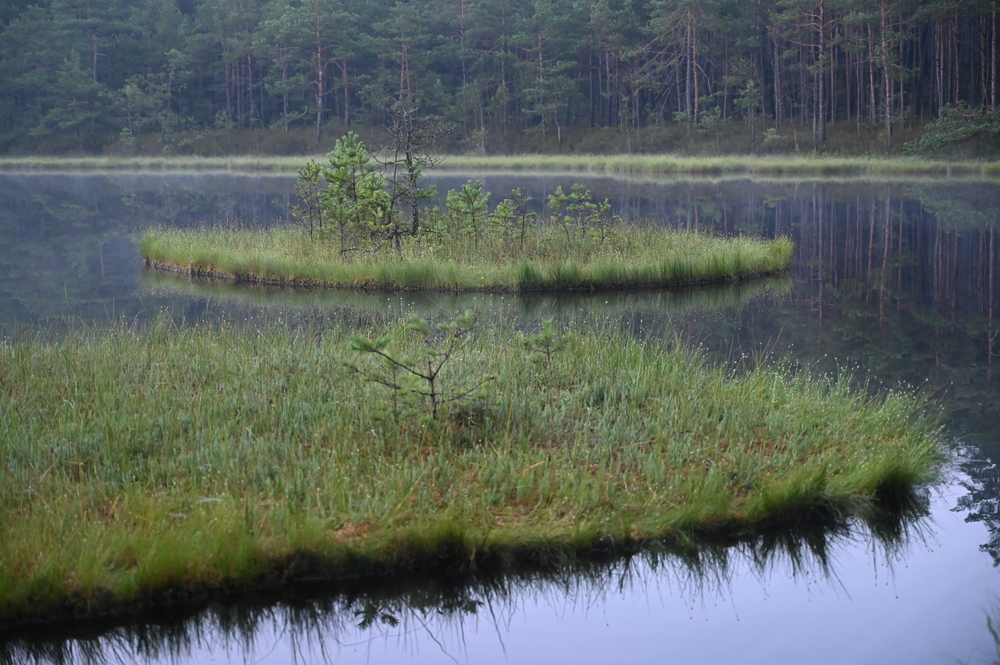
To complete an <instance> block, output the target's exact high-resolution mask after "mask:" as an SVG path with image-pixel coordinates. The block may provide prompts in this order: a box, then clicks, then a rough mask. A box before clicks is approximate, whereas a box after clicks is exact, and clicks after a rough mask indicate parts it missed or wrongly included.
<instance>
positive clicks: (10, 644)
mask: <svg viewBox="0 0 1000 665" xmlns="http://www.w3.org/2000/svg"><path fill="white" fill-rule="evenodd" d="M473 175H474V177H477V178H480V179H482V180H483V181H484V183H485V189H486V190H487V191H491V192H493V193H494V194H493V199H492V201H491V203H492V204H494V205H495V204H496V203H497V202H498V201H499V200H500V199H501V198H502V197H503V196H504V195H505V194H506V193H508V192H509V191H510V190H511V189H513V188H514V187H521V188H522V190H524V191H526V193H528V194H529V195H530V196H532V197H534V199H535V205H536V206H537V210H539V211H541V210H542V207H543V203H544V200H545V196H546V195H547V194H548V193H551V192H552V191H553V190H554V189H555V188H556V187H557V186H562V187H563V188H564V189H567V190H568V189H569V186H570V185H571V184H573V183H574V182H580V183H582V184H584V185H585V186H586V187H588V188H590V189H591V191H592V193H593V195H594V198H596V199H598V200H601V199H604V198H605V197H606V198H608V199H609V200H610V202H611V203H612V204H613V206H614V210H615V212H617V213H618V214H620V215H622V216H623V217H628V218H637V217H642V218H645V219H648V220H650V221H651V223H661V224H668V225H674V226H681V227H685V228H698V229H702V230H706V231H711V232H717V233H721V234H754V235H763V236H774V235H778V234H781V235H787V236H789V237H791V238H792V240H793V241H794V243H795V257H794V260H793V266H792V271H791V274H790V275H789V276H786V277H780V278H777V279H771V280H766V281H763V282H754V283H747V284H741V285H736V286H729V287H715V288H699V289H688V290H683V291H679V292H650V293H628V294H599V295H574V296H566V297H558V298H556V297H544V296H532V297H529V298H519V297H516V296H511V295H509V294H508V295H506V296H489V295H483V294H475V295H463V296H447V295H441V294H433V295H416V294H402V295H386V294H380V295H378V294H368V295H364V294H357V293H346V292H324V291H318V290H311V291H298V292H296V291H287V290H273V289H261V288H248V287H236V286H233V285H228V284H211V283H204V282H192V281H188V280H184V279H180V278H177V277H173V276H164V275H157V274H149V273H146V272H144V271H143V266H142V261H141V259H140V258H139V256H138V253H137V251H136V249H135V246H134V244H133V243H132V240H131V234H133V233H134V232H135V231H136V230H137V229H140V228H142V227H143V226H145V225H148V224H161V225H171V226H191V225H197V224H202V223H206V222H209V223H227V224H237V225H255V226H267V225H271V224H285V223H287V221H288V207H287V206H288V203H289V202H290V192H291V191H292V182H293V179H292V178H291V177H288V176H246V175H239V176H237V175H230V174H225V173H218V174H211V173H209V174H206V173H200V174H157V173H148V174H145V173H104V174H45V175H42V174H29V173H6V174H0V336H12V337H16V336H18V335H23V334H30V333H31V331H33V330H38V329H41V330H48V331H52V330H61V329H63V328H64V327H66V326H71V327H90V328H97V329H100V328H102V327H105V326H117V325H121V324H120V322H121V321H123V320H124V321H126V322H129V323H140V324H141V322H143V321H146V320H150V319H152V318H154V317H158V316H169V317H172V318H173V319H174V320H175V321H177V322H178V324H181V325H187V324H194V323H198V322H201V321H213V320H217V319H219V318H226V319H227V320H230V321H233V322H238V323H241V324H245V325H251V326H261V325H322V324H323V321H324V320H327V319H329V318H330V317H337V318H341V319H343V318H344V317H347V319H348V320H350V318H351V317H357V318H358V319H359V320H360V319H361V318H363V317H371V316H378V317H395V316H404V315H406V314H408V313H410V312H419V313H421V314H423V315H425V316H430V317H435V316H446V315H448V314H449V313H452V312H454V311H459V310H463V309H465V308H472V309H473V310H475V311H476V312H477V313H478V314H479V316H480V318H481V320H483V321H486V322H490V321H504V322H508V323H509V322H515V324H516V325H523V326H525V327H531V326H536V325H538V322H539V321H541V320H542V319H544V318H548V317H554V318H556V319H557V320H558V322H559V323H560V324H561V325H565V326H573V325H579V324H580V322H582V321H586V320H603V321H609V322H611V323H613V324H614V325H618V326H620V327H621V328H623V329H625V330H628V331H631V332H632V333H634V334H636V335H640V336H643V335H648V336H664V335H670V336H673V335H680V336H681V337H682V338H683V339H684V340H686V341H687V342H689V343H692V344H698V345H701V346H702V347H703V348H704V352H705V353H708V354H711V355H712V356H713V357H715V358H717V359H718V360H719V361H720V362H732V363H743V364H746V363H755V362H772V361H773V360H776V359H780V360H783V361H786V362H791V363H794V364H796V365H799V366H801V367H803V368H804V369H805V370H806V371H811V372H817V373H835V372H841V371H851V372H854V373H855V374H856V375H857V376H859V377H860V378H859V385H860V384H863V385H865V386H866V387H867V388H866V389H868V390H885V389H892V388H900V387H908V389H912V390H917V391H920V392H922V393H923V394H925V395H927V396H928V397H929V399H930V400H931V402H932V403H933V404H934V405H935V408H940V409H941V410H942V412H943V414H944V418H943V421H944V429H943V436H944V438H945V440H946V441H947V442H948V444H949V449H950V451H951V455H952V458H953V462H952V464H951V466H950V469H949V472H948V477H949V481H948V482H947V483H945V484H944V485H942V486H939V487H934V488H928V489H926V490H924V491H922V492H921V497H920V500H919V501H918V502H917V504H916V505H914V506H911V507H910V508H909V509H908V510H907V511H905V512H904V514H903V515H896V516H893V517H892V518H890V519H888V520H880V519H869V520H860V519H857V520H851V521H847V522H844V523H838V524H830V525H804V526H803V529H802V530H801V532H796V533H778V534H762V535H760V536H759V537H758V538H756V539H754V540H750V541H745V542H741V543H726V544H721V543H720V544H704V545H702V546H701V547H699V548H696V549H687V550H667V549H656V548H653V549H651V550H650V551H649V552H647V553H644V554H642V555H638V556H633V557H630V558H627V559H608V560H606V561H601V560H598V561H593V562H590V563H588V564H586V565H580V566H579V567H576V568H573V569H567V570H561V571H555V572H553V571H551V570H549V571H524V573H523V575H519V576H516V577H515V578H503V579H467V580H464V579H463V580H440V579H427V580H406V581H404V582H398V583H393V584H391V585H389V584H387V585H385V586H378V587H372V586H370V585H369V586H364V587H360V588H350V587H344V586H339V587H336V588H333V587H329V588H328V587H324V586H323V585H309V586H297V587H290V588H288V589H282V590H278V591H275V592H273V593H268V594H265V595H263V596H261V595H257V596H254V597H249V598H243V599H238V601H237V602H230V603H227V604H219V605H207V606H204V607H200V608H188V609H185V610H184V611H183V612H178V611H172V610H165V611H163V612H160V613H158V614H156V615H150V616H144V617H141V618H137V619H136V620H133V621H131V622H125V623H116V624H106V623H88V624H82V625H74V626H63V627H59V628H58V629H53V628H47V629H39V630H37V631H36V630H31V631H26V630H22V631H19V632H17V633H0V663H67V664H77V663H103V662H114V663H177V664H182V663H183V664H188V663H190V664H200V663H261V664H263V663H273V664H278V663H295V662H298V663H316V662H337V663H340V662H344V663H350V662H365V663H379V662H386V663H397V662H405V663H449V662H458V663H534V662H574V663H603V662H611V661H614V662H634V663H646V662H664V661H666V662H681V663H687V662H741V663H798V662H803V661H808V662H813V663H876V662H900V663H956V662H960V663H995V662H998V661H1000V637H998V635H1000V570H998V568H997V565H998V564H1000V473H998V472H997V469H996V464H995V460H998V459H1000V376H998V375H1000V246H998V245H1000V183H995V182H982V181H974V180H962V179H949V180H891V181H875V180H866V179H828V180H818V181H817V180H798V179H793V178H785V179H770V180H751V179H704V178H701V179H657V178H631V179H630V178H610V177H592V176H587V175H584V174H551V175H545V176H535V175H521V174H519V175H510V174H507V175H500V174H488V173H484V174H473ZM468 177H470V176H469V174H461V175H455V174H447V173H445V174H443V175H435V176H434V177H433V178H432V182H434V183H435V184H436V185H437V187H438V191H439V198H440V199H442V200H441V201H438V203H437V204H438V205H442V203H443V193H444V192H445V191H447V190H448V189H450V188H458V187H460V186H461V184H462V183H463V182H465V180H466V179H467V178H468ZM0 491H3V490H2V488H0ZM993 631H997V632H993Z"/></svg>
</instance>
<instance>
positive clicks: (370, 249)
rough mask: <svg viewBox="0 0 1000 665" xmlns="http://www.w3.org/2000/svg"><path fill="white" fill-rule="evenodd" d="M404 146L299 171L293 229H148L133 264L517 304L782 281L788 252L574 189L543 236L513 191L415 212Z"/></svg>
mask: <svg viewBox="0 0 1000 665" xmlns="http://www.w3.org/2000/svg"><path fill="white" fill-rule="evenodd" d="M401 146H402V147H401V148H400V151H399V154H400V155H401V156H400V157H399V158H397V159H390V160H388V161H386V160H385V159H383V162H382V163H381V164H379V163H378V161H377V160H376V159H375V158H374V157H373V156H372V155H370V154H369V153H368V151H367V149H366V148H365V146H364V143H363V142H362V141H361V140H360V139H359V138H358V137H357V135H355V134H354V133H352V132H349V133H348V134H347V135H346V136H344V137H342V138H341V139H338V141H337V144H336V146H335V148H334V150H333V151H332V152H331V153H330V154H329V156H328V162H329V164H328V165H326V166H324V165H321V164H320V163H319V162H317V161H315V160H313V161H310V162H309V163H308V164H307V165H306V166H305V167H304V168H302V169H301V170H300V171H299V175H298V180H297V184H296V187H295V189H296V193H297V194H298V197H299V201H300V202H299V203H298V204H296V205H294V206H293V207H292V210H293V212H294V216H295V219H296V221H297V222H298V226H299V227H300V228H299V229H275V230H269V231H246V230H240V229H202V230H197V231H178V230H169V229H152V230H149V231H146V232H145V233H143V234H142V236H141V238H140V239H139V248H140V251H141V252H142V255H143V257H144V258H145V260H146V263H147V264H149V265H153V266H155V267H159V268H168V269H174V270H180V271H184V272H187V273H189V274H195V275H213V276H223V277H230V278H233V279H236V280H240V281H258V282H276V283H284V284H295V285H321V286H335V287H357V288H393V289H406V288H431V289H450V290H476V289H479V290H522V291H523V290H535V289H548V290H552V289H620V288H650V287H662V286H671V285H678V284H691V283H700V282H717V281H726V280H736V279H743V278H747V277H751V276H758V275H766V274H773V273H776V272H779V271H781V270H784V269H786V268H787V267H788V263H789V260H790V258H791V249H792V248H791V243H790V242H789V241H788V240H787V239H786V238H779V239H777V240H771V241H765V240H757V239H749V238H732V239H722V238H713V237H708V236H705V235H699V234H695V233H688V232H679V231H670V230H667V229H665V228H662V227H655V226H653V225H645V226H640V225H633V224H627V223H625V222H624V221H623V220H621V219H620V218H618V217H617V216H616V215H613V214H612V213H611V205H610V203H609V202H608V201H607V200H604V201H600V202H598V201H594V200H593V199H592V196H591V193H590V190H588V189H586V188H584V187H582V186H581V185H579V184H575V185H573V186H572V188H571V189H570V191H568V192H566V191H563V189H562V187H558V188H557V189H556V190H555V192H553V193H552V194H551V195H549V196H548V199H547V202H546V203H547V206H548V209H549V210H550V211H551V215H550V217H549V219H548V220H546V221H545V223H544V224H539V223H538V220H537V219H536V217H537V215H536V214H535V213H534V212H529V207H528V204H529V202H530V199H529V198H528V197H526V196H525V195H524V194H523V193H522V192H521V191H520V190H519V189H515V190H514V191H513V192H511V194H510V196H509V197H507V198H505V199H503V200H502V201H500V202H499V203H498V204H497V205H496V206H495V207H494V208H493V209H492V210H491V209H490V206H489V203H490V198H491V194H490V193H489V192H486V191H484V190H483V185H482V183H481V182H480V181H477V180H470V181H469V182H467V183H466V184H465V185H463V186H462V188H461V189H460V190H452V191H449V192H448V195H447V207H446V210H444V211H442V210H439V209H437V208H435V209H431V210H429V211H427V210H422V208H421V206H420V202H421V201H424V200H426V199H427V198H429V197H430V196H431V195H432V193H433V192H432V190H428V189H424V188H422V186H421V182H420V175H421V172H422V168H423V165H424V163H425V160H426V159H427V158H426V157H425V156H423V154H422V153H421V152H420V151H419V150H417V149H415V148H413V147H412V146H410V145H408V144H406V143H405V142H404V143H402V144H401ZM386 173H390V174H394V176H393V177H387V176H386ZM404 211H405V212H406V213H407V214H406V215H404V214H403V212H404Z"/></svg>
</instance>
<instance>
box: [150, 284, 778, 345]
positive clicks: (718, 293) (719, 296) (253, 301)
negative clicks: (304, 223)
mask: <svg viewBox="0 0 1000 665" xmlns="http://www.w3.org/2000/svg"><path fill="white" fill-rule="evenodd" d="M140 286H141V288H142V291H143V292H144V293H146V294H148V295H150V296H152V297H161V298H162V297H176V296H181V295H184V296H188V297H190V298H192V299H195V298H197V299H212V300H214V301H215V302H216V303H226V304H239V305H240V306H241V307H243V308H251V307H255V308H259V309H272V310H276V311H277V310H280V311H283V312H286V314H287V315H290V316H297V317H299V319H301V317H302V316H303V314H304V313H307V312H309V311H310V310H313V311H315V312H331V311H337V310H343V311H347V310H353V311H357V312H359V313H360V312H365V313H370V314H373V315H378V316H384V317H385V318H387V319H390V318H405V317H408V316H411V315H413V314H416V315H419V316H421V317H429V318H444V319H451V318H454V317H455V316H457V315H458V314H461V313H462V312H464V311H465V310H468V309H471V310H472V311H473V312H475V313H476V315H477V317H479V318H480V320H481V321H482V322H496V323H509V322H510V321H511V317H515V319H517V320H522V321H524V322H525V323H526V324H528V325H531V324H532V323H535V324H537V323H538V322H539V321H542V320H544V319H546V318H553V319H556V320H557V321H559V322H563V323H565V324H567V325H569V324H573V323H584V322H592V321H597V322H600V321H608V322H621V324H622V325H624V326H626V327H627V328H628V329H629V330H632V331H635V332H640V331H641V332H645V333H646V334H653V333H655V331H656V330H660V331H662V332H669V331H670V327H669V325H668V322H669V321H671V320H674V319H676V318H677V317H683V316H685V315H690V316H696V317H705V316H711V315H712V314H713V313H721V312H732V311H734V310H737V309H739V308H742V307H744V306H745V305H746V304H747V303H748V302H750V301H751V300H753V299H755V298H761V297H767V296H770V297H775V296H780V295H781V294H785V293H788V292H789V291H790V290H791V288H792V280H791V278H790V277H789V276H787V275H784V276H778V277H770V278H766V279H759V280H748V281H743V282H737V283H734V284H725V285H712V286H700V287H690V288H682V289H669V290H659V291H622V292H601V293H599V294H594V295H590V294H554V295H539V294H524V295H518V294H510V293H507V294H489V293H478V292H476V293H471V292H470V293H451V292H436V291H406V292H383V291H353V290H350V289H308V288H305V289H295V288H280V287H278V288H275V287H266V286H259V285H247V284H234V283H233V282H230V281H225V280H211V279H201V278H197V277H195V278H183V279H179V278H177V277H175V276H173V275H164V274H162V273H160V272H157V271H152V270H146V271H143V273H142V277H141V279H140Z"/></svg>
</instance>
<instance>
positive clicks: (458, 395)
mask: <svg viewBox="0 0 1000 665" xmlns="http://www.w3.org/2000/svg"><path fill="white" fill-rule="evenodd" d="M432 330H433V328H432ZM452 332H454V331H452ZM459 332H460V331H459ZM549 333H550V334H549V335H548V336H546V335H545V334H539V335H536V336H532V335H529V336H528V337H527V338H525V337H524V336H521V335H519V334H518V333H516V332H514V331H511V330H492V331H482V332H480V333H479V336H478V337H475V338H474V339H472V340H471V341H470V343H469V344H468V346H466V347H465V348H464V350H461V351H456V352H455V353H454V354H453V355H452V356H451V357H450V359H449V360H448V362H447V363H446V364H445V367H444V369H443V370H442V372H441V374H440V375H439V376H437V379H436V391H437V398H436V399H437V414H436V417H435V416H432V415H431V414H430V413H429V409H430V408H431V405H430V404H429V403H428V401H427V400H426V399H425V396H421V394H420V392H421V391H423V392H427V390H426V388H427V383H426V382H425V381H424V380H423V379H416V378H415V379H414V382H407V381H405V380H404V376H405V375H406V374H407V372H406V371H405V370H402V369H401V367H402V366H403V365H410V366H412V367H417V368H420V367H423V364H422V363H423V360H424V359H426V358H427V357H428V356H427V355H426V353H427V352H428V351H431V352H440V351H441V350H442V349H444V348H445V345H446V344H447V343H446V342H445V341H442V340H441V339H440V338H437V337H434V335H433V333H432V334H431V338H430V339H429V340H428V339H425V338H424V337H423V335H419V334H417V335H415V334H414V333H413V332H412V331H407V330H406V329H404V328H403V327H402V326H396V327H392V328H389V329H380V330H369V331H368V333H367V336H366V337H364V338H362V339H359V338H355V339H354V342H353V344H354V348H355V349H359V348H364V347H365V346H366V344H369V343H370V344H374V345H377V346H378V348H381V349H383V350H384V351H385V352H386V353H387V354H389V355H390V356H392V357H393V358H396V359H397V360H399V361H400V363H401V364H400V365H397V366H395V370H394V369H393V366H390V365H386V364H384V363H383V362H381V361H380V359H379V358H376V357H375V354H372V353H366V352H363V351H358V350H352V348H351V342H350V339H351V335H352V331H351V330H349V329H347V328H346V327H344V328H340V327H338V328H335V329H327V330H324V331H322V332H321V333H317V332H315V331H314V332H311V333H308V334H300V335H296V334H295V333H293V332H290V331H288V330H287V329H275V330H270V329H268V330H264V331H261V332H255V331H245V332H233V331H230V330H225V329H218V328H214V329H210V328H206V327H202V328H189V329H181V330H177V329H174V328H172V327H171V326H170V325H169V324H162V325H158V326H153V327H152V328H150V329H148V330H144V331H139V330H132V329H124V328H122V329H117V330H113V331H110V332H90V333H81V334H77V335H73V336H70V337H69V338H64V339H60V340H57V341H53V340H51V339H46V338H44V337H43V338H36V339H29V340H22V341H15V342H3V343H0V376H2V381H0V418H2V421H3V422H4V427H3V429H2V430H0V454H2V455H3V459H4V460H5V464H4V466H3V468H2V470H0V488H2V490H0V497H2V503H0V623H3V624H6V625H8V626H9V625H13V624H16V623H18V622H25V621H40V620H52V619H58V618H66V617H80V616H90V615H95V614H106V613H115V612H121V611H125V610H127V609H128V608H135V607H137V606H149V605H153V604H158V603H163V602H178V601H183V600H184V599H190V598H202V597H204V596H205V594H209V595H210V594H214V593H219V592H225V591H226V590H233V589H239V588H246V587H248V586H256V585H262V584H263V585H273V584H280V583H281V582H282V581H284V580H288V579H298V578H303V577H321V578H339V577H344V576H370V575H377V576H383V575H391V574H413V573H419V572H421V571H429V570H436V571H439V572H446V571H451V572H456V573H457V572H468V571H471V570H474V569H493V570H498V569H499V570H502V569H504V568H505V567H509V566H514V565H517V564H519V563H526V562H533V563H535V564H537V563H539V562H541V563H544V562H546V561H548V562H557V561H565V560H566V559H571V558H573V557H576V556H580V555H586V554H587V553H592V552H595V551H605V552H606V551H614V550H616V549H617V550H619V551H628V549H629V548H634V547H638V546H640V545H641V544H642V543H643V542H647V541H649V540H651V539H662V538H685V537H687V536H689V535H691V534H694V533H699V532H712V533H723V534H737V533H740V532H743V531H745V530H747V529H754V528H756V527H760V526H761V525H765V524H771V525H773V524H779V523H782V522H786V521H790V522H801V521H802V520H807V519H809V518H810V516H815V515H823V514H830V513H831V511H833V512H835V513H836V514H838V515H846V514H851V513H852V511H857V510H860V509H863V508H864V507H866V506H871V505H872V504H873V503H877V502H878V501H879V500H880V498H883V497H885V496H887V495H891V494H893V493H896V492H898V491H900V490H905V489H907V488H910V487H912V486H914V485H916V484H920V483H926V482H931V481H933V480H934V479H935V478H936V476H937V473H938V469H939V466H940V462H941V452H940V449H939V446H938V443H937V441H936V438H935V431H934V429H933V426H932V423H931V422H930V421H929V420H927V419H926V418H925V417H924V416H923V415H922V413H921V407H920V405H919V403H918V402H917V401H915V400H914V399H913V398H912V397H910V396H907V395H904V394H896V393H890V394H885V395H882V396H881V397H878V398H872V397H870V396H866V395H864V394H861V393H856V392H852V390H851V389H850V388H849V387H848V383H847V381H846V380H842V381H839V382H830V381H827V380H822V379H816V378H809V377H807V376H803V375H793V374H792V373H791V372H789V371H787V370H784V369H766V368H759V369H755V370H751V371H749V372H746V373H741V374H739V375H737V374H734V373H732V372H731V371H728V370H726V369H724V368H719V367H712V366H710V365H709V364H708V363H707V362H705V361H703V360H701V359H699V358H698V357H697V356H694V355H692V352H690V351H686V350H684V349H683V348H680V347H678V346H675V345H671V344H664V343H656V342H648V343H643V342H639V341H635V340H632V339H627V338H624V337H622V336H620V335H617V334H615V333H611V332H605V331H602V330H596V331H589V332H588V333H587V334H578V335H571V336H563V335H561V334H560V333H559V331H557V330H550V331H549ZM383 334H384V335H386V337H385V338H381V339H379V338H380V336H381V335H383ZM440 334H441V335H446V334H447V331H443V332H441V333H440ZM462 339H464V337H462ZM365 340H375V341H372V342H366V341H365ZM383 344H384V346H382V345H383ZM407 358H409V359H410V360H406V359H407ZM396 384H398V385H399V386H400V389H398V390H396V389H393V388H390V387H387V385H396Z"/></svg>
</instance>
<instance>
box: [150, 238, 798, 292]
mask: <svg viewBox="0 0 1000 665" xmlns="http://www.w3.org/2000/svg"><path fill="white" fill-rule="evenodd" d="M138 245H139V251H140V252H141V253H142V256H143V258H144V260H145V261H146V264H147V265H150V266H153V267H157V268H161V269H170V270H175V271H180V272H183V273H187V274H191V275H202V276H214V277H226V278H230V279H234V280H236V281H242V282H258V283H269V284H289V285H308V286H327V287H341V288H344V287H346V288H352V287H353V288H380V289H438V290H452V291H470V290H472V291H475V290H480V291H568V290H594V289H627V288H658V287H665V286H678V285H685V284H699V283H713V282H725V281H735V280H739V279H744V278H748V277H756V276H761V275H770V274H775V273H778V272H781V271H783V270H785V269H787V267H788V265H789V261H790V260H791V254H792V245H791V242H790V241H789V240H788V239H787V238H778V239H776V240H759V239H751V238H746V237H738V238H717V237H711V236H708V235H704V234H697V233H691V232H685V231H675V230H669V229H663V228H653V227H649V226H645V227H644V226H634V225H628V226H623V227H620V228H617V229H615V231H614V232H613V234H606V236H605V237H604V238H601V237H600V236H599V231H598V230H595V229H589V230H587V231H586V232H583V231H581V230H580V229H575V230H574V231H573V232H572V234H571V233H569V232H566V231H564V230H563V229H559V228H555V227H539V228H535V229H532V230H531V232H530V233H529V234H528V238H527V243H526V245H525V247H524V248H523V249H522V248H521V247H520V244H519V242H518V241H517V240H516V239H512V238H509V237H508V238H504V237H502V236H500V235H495V236H489V237H488V238H486V239H484V240H483V241H481V242H480V241H475V242H474V241H473V240H472V239H469V238H452V239H449V240H448V241H446V242H433V241H427V240H424V239H414V238H407V239H406V242H405V243H404V245H403V251H402V254H401V256H397V255H396V253H395V252H393V251H391V250H383V251H381V252H379V253H365V254H349V255H346V256H344V255H342V254H341V252H340V251H339V246H338V245H337V244H336V243H333V242H313V241H311V240H310V239H309V236H308V234H305V233H304V232H302V231H301V230H296V229H271V230H266V231H259V230H258V231H253V230H235V229H221V230H215V229H200V230H194V231H189V230H175V229H152V230H149V231H146V232H145V233H143V234H142V235H141V237H140V238H139V240H138Z"/></svg>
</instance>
